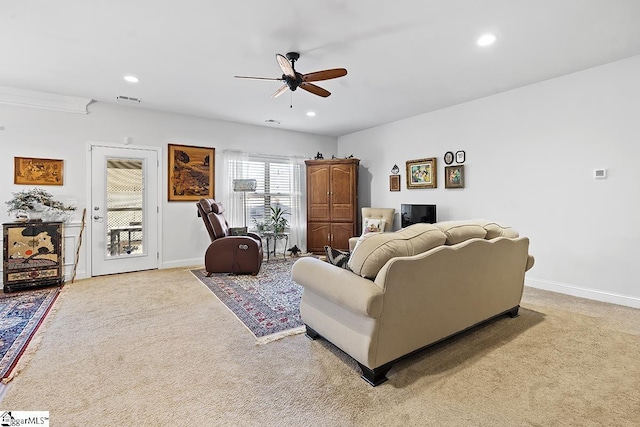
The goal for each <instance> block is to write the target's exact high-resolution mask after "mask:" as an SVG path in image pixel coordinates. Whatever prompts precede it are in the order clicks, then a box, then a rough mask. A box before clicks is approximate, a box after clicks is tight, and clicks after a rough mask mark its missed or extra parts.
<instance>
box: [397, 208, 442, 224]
mask: <svg viewBox="0 0 640 427" xmlns="http://www.w3.org/2000/svg"><path fill="white" fill-rule="evenodd" d="M419 222H426V223H429V224H433V223H434V222H436V205H409V204H406V205H405V204H403V205H401V207H400V224H401V227H402V228H404V227H408V226H410V225H411V224H416V223H419Z"/></svg>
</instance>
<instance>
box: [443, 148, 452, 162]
mask: <svg viewBox="0 0 640 427" xmlns="http://www.w3.org/2000/svg"><path fill="white" fill-rule="evenodd" d="M444 162H445V163H446V164H448V165H450V164H451V163H453V152H452V151H447V152H446V153H444Z"/></svg>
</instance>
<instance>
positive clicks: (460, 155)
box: [456, 151, 465, 163]
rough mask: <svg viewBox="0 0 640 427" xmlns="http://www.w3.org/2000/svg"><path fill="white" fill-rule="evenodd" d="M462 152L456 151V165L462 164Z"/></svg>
mask: <svg viewBox="0 0 640 427" xmlns="http://www.w3.org/2000/svg"><path fill="white" fill-rule="evenodd" d="M464 157H465V155H464V151H456V163H464Z"/></svg>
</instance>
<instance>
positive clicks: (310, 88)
mask: <svg viewBox="0 0 640 427" xmlns="http://www.w3.org/2000/svg"><path fill="white" fill-rule="evenodd" d="M298 87H299V88H300V89H304V90H306V91H307V92H311V93H312V94H314V95H318V96H321V97H323V98H326V97H327V96H329V95H331V92H329V91H328V90H326V89H322V88H321V87H320V86H316V85H314V84H312V83H306V82H302V83H300V86H298Z"/></svg>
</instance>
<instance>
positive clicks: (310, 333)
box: [304, 325, 320, 340]
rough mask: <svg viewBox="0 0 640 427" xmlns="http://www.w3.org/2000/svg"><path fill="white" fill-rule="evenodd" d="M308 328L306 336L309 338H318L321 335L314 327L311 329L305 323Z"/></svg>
mask: <svg viewBox="0 0 640 427" xmlns="http://www.w3.org/2000/svg"><path fill="white" fill-rule="evenodd" d="M304 326H305V327H306V328H307V333H306V334H305V336H306V337H307V338H309V339H310V340H315V339H316V338H318V337H319V336H320V335H318V333H317V332H316V331H314V330H313V329H311V328H310V327H309V326H307V325H304Z"/></svg>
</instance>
